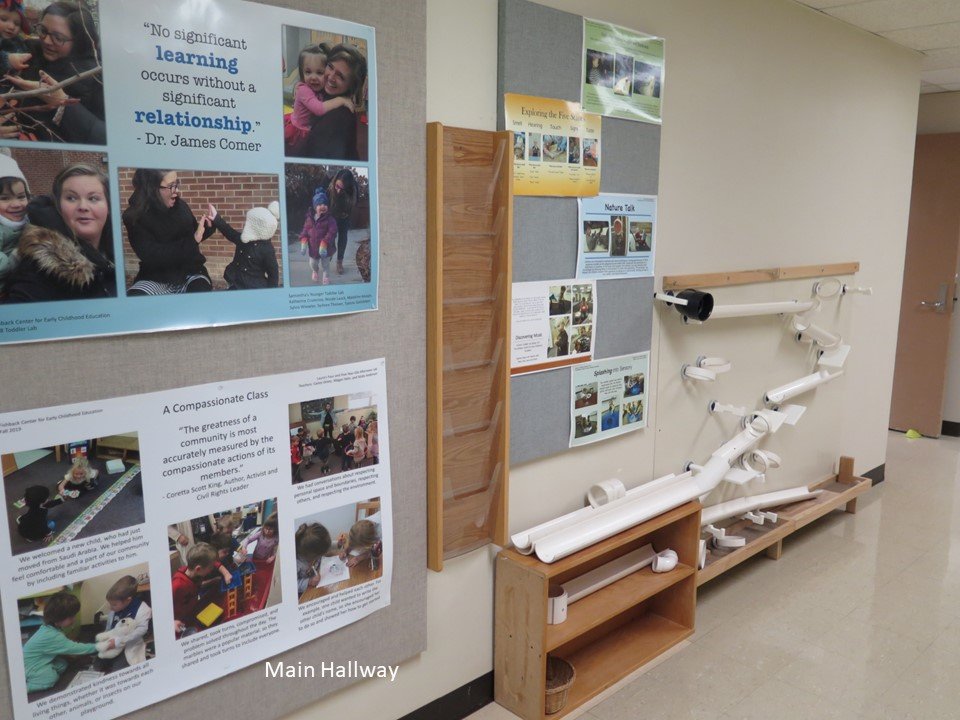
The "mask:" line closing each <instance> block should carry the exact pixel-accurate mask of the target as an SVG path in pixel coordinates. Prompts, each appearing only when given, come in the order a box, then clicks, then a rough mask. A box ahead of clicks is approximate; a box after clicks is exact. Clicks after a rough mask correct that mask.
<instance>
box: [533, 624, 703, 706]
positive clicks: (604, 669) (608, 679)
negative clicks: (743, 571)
mask: <svg viewBox="0 0 960 720" xmlns="http://www.w3.org/2000/svg"><path fill="white" fill-rule="evenodd" d="M691 635H693V628H689V627H684V626H683V625H680V624H678V623H675V622H673V621H672V620H668V619H667V618H665V617H662V616H660V615H655V614H653V613H648V614H646V615H643V616H641V617H639V618H637V619H636V620H634V621H633V622H630V623H628V624H627V625H623V626H621V627H619V628H616V629H615V630H613V631H612V632H610V633H609V634H607V635H604V636H603V637H601V638H600V639H599V640H597V641H596V642H594V643H591V644H590V645H588V646H587V647H584V648H581V649H580V650H578V651H577V652H575V653H573V654H572V655H569V656H564V660H566V661H567V662H569V663H570V664H571V665H573V667H574V669H575V670H576V672H577V677H576V679H575V680H574V682H573V685H571V686H570V692H569V695H568V696H567V703H566V705H564V707H563V709H562V710H560V712H558V713H554V714H552V715H546V716H545V717H546V718H561V717H563V716H564V715H567V714H569V713H571V712H573V711H574V710H575V709H577V708H578V707H579V706H581V705H583V703H585V702H587V700H590V699H591V698H593V697H596V696H597V695H599V694H600V693H602V692H603V691H604V690H606V689H607V688H608V687H610V686H611V685H614V684H615V683H617V682H618V681H620V680H621V679H622V678H624V677H626V676H627V675H629V674H630V673H632V672H633V671H634V670H636V669H637V668H640V667H642V666H643V665H646V664H647V663H648V662H650V661H651V660H653V659H654V658H655V657H657V656H658V655H660V654H661V653H663V652H664V651H666V650H668V649H669V648H671V647H673V646H674V645H676V644H677V643H678V642H680V641H681V640H685V639H686V638H688V637H690V636H691Z"/></svg>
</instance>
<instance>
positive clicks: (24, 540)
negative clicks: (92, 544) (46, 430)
mask: <svg viewBox="0 0 960 720" xmlns="http://www.w3.org/2000/svg"><path fill="white" fill-rule="evenodd" d="M0 459H2V462H3V490H4V497H5V500H6V508H7V526H8V528H9V531H10V551H11V553H12V554H13V555H20V554H21V553H26V552H32V551H35V550H42V549H44V548H46V547H48V546H50V545H58V544H61V543H68V542H70V541H72V540H82V539H84V538H88V537H93V536H94V535H100V534H102V533H106V532H112V531H114V530H120V529H122V528H126V527H131V526H133V525H140V524H141V523H143V519H144V514H143V485H142V484H141V476H140V441H139V437H138V435H137V433H136V432H127V433H119V434H117V435H105V436H103V437H99V438H89V439H77V440H73V441H70V442H65V443H60V444H56V445H48V446H46V447H41V448H36V449H34V450H25V451H22V452H16V453H8V454H4V455H2V456H0Z"/></svg>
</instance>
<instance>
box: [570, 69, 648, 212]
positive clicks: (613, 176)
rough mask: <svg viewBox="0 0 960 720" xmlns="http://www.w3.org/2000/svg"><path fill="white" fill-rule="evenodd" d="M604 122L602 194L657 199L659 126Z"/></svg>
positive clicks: (601, 153)
mask: <svg viewBox="0 0 960 720" xmlns="http://www.w3.org/2000/svg"><path fill="white" fill-rule="evenodd" d="M577 82H579V80H578V81H577ZM602 122H603V124H602V125H601V127H600V130H601V140H600V161H601V163H602V164H601V168H600V170H601V172H600V192H605V193H631V194H633V195H656V194H657V192H658V188H659V182H660V126H659V125H650V124H649V123H642V122H633V121H632V120H622V119H620V118H609V117H605V118H603V121H602Z"/></svg>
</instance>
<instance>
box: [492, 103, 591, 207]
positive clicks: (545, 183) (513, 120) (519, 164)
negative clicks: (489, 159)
mask: <svg viewBox="0 0 960 720" xmlns="http://www.w3.org/2000/svg"><path fill="white" fill-rule="evenodd" d="M503 107H504V117H505V119H506V129H507V130H511V131H512V132H513V192H514V194H515V195H553V196H562V197H588V196H593V195H596V194H598V193H599V192H600V116H599V115H594V114H593V113H585V112H583V110H582V109H581V108H580V103H575V102H568V101H566V100H553V99H551V98H541V97H534V96H532V95H516V94H513V93H506V94H505V95H504V96H503Z"/></svg>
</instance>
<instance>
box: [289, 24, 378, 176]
mask: <svg viewBox="0 0 960 720" xmlns="http://www.w3.org/2000/svg"><path fill="white" fill-rule="evenodd" d="M282 52H283V77H282V84H283V140H284V143H283V144H284V154H285V155H286V156H287V157H301V158H315V159H326V160H361V161H366V160H367V156H368V143H369V126H368V115H367V110H368V106H367V103H368V97H367V75H368V67H367V45H366V41H364V40H362V39H360V38H356V37H352V36H349V35H340V34H336V33H331V32H325V31H323V30H313V29H309V28H302V27H294V26H291V25H284V26H283V29H282Z"/></svg>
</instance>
